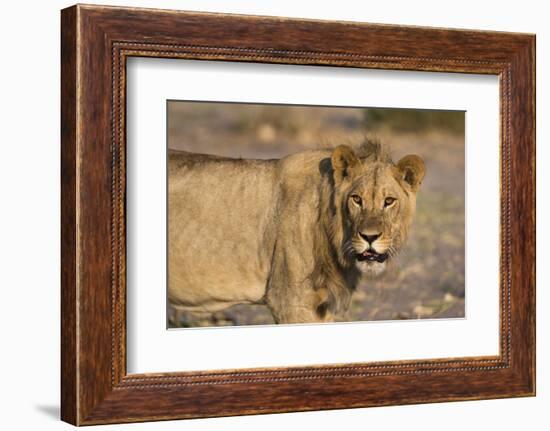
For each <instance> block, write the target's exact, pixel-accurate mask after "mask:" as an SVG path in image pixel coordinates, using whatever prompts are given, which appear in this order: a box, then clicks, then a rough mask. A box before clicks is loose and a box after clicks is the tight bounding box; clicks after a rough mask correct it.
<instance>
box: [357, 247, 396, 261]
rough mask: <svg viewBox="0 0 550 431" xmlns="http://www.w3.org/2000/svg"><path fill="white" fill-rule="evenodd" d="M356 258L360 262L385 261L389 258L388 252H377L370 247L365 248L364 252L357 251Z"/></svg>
mask: <svg viewBox="0 0 550 431" xmlns="http://www.w3.org/2000/svg"><path fill="white" fill-rule="evenodd" d="M355 258H356V259H357V260H358V261H359V262H379V263H382V262H385V261H386V259H387V258H388V254H387V253H377V252H376V251H374V250H372V249H369V250H365V251H364V252H363V253H357V254H356V255H355Z"/></svg>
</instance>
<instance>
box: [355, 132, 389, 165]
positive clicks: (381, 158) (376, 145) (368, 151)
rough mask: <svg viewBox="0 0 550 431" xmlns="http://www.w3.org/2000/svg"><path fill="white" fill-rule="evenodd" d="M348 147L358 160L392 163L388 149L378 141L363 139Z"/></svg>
mask: <svg viewBox="0 0 550 431" xmlns="http://www.w3.org/2000/svg"><path fill="white" fill-rule="evenodd" d="M350 147H351V148H352V149H353V151H355V154H357V157H359V158H360V159H370V161H373V162H383V163H393V162H392V158H391V155H390V152H389V149H388V147H387V146H386V145H383V144H382V143H381V142H380V140H378V139H373V138H369V137H364V138H363V139H362V140H361V141H360V142H359V143H355V144H353V143H352V144H350Z"/></svg>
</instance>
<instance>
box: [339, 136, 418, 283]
mask: <svg viewBox="0 0 550 431" xmlns="http://www.w3.org/2000/svg"><path fill="white" fill-rule="evenodd" d="M331 165H332V176H333V178H332V179H333V183H332V187H333V193H332V203H331V206H332V208H333V211H334V212H335V215H336V218H337V219H338V222H339V223H338V224H339V225H340V226H339V227H341V229H336V230H339V231H340V232H341V233H340V234H338V235H334V230H333V241H336V244H335V246H336V247H337V249H338V254H339V260H340V261H341V263H343V264H344V265H345V266H346V267H348V268H353V267H355V268H356V269H358V270H359V271H360V273H361V274H366V275H377V274H379V273H381V272H382V271H384V269H385V267H386V264H387V262H388V260H389V259H391V258H392V257H393V256H395V255H396V254H397V253H398V252H399V250H400V249H401V247H402V245H403V244H404V242H405V240H406V238H407V234H408V230H409V227H410V225H411V222H412V220H413V216H414V213H415V208H416V194H417V192H418V189H419V187H420V184H421V183H422V179H423V178H424V173H425V167H424V162H423V160H422V159H421V158H420V157H419V156H417V155H408V156H405V157H403V158H402V159H401V160H399V162H398V163H396V164H394V163H393V162H392V160H391V158H390V157H389V156H388V155H387V154H386V153H385V152H384V150H383V148H382V147H381V145H380V144H378V143H376V142H371V141H367V142H366V144H364V145H363V146H362V147H361V148H360V149H358V150H353V149H352V148H351V147H349V146H347V145H341V146H339V147H337V148H336V149H335V150H334V151H333V153H332V156H331Z"/></svg>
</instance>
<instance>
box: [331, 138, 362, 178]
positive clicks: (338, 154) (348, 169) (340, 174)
mask: <svg viewBox="0 0 550 431" xmlns="http://www.w3.org/2000/svg"><path fill="white" fill-rule="evenodd" d="M331 163H332V169H333V171H334V181H335V182H336V183H337V184H338V183H340V182H341V181H342V180H343V179H345V178H348V177H351V176H353V173H354V170H355V169H356V168H357V167H359V165H360V164H361V161H360V160H359V157H357V155H356V154H355V153H354V152H353V150H352V149H351V148H350V147H348V146H347V145H340V146H338V147H336V148H335V149H334V151H333V152H332V158H331Z"/></svg>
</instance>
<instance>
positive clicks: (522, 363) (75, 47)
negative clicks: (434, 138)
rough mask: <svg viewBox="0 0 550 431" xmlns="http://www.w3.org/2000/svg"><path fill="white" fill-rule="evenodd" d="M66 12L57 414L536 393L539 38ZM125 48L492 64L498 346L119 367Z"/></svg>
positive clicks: (112, 417)
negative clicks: (497, 159) (463, 351)
mask: <svg viewBox="0 0 550 431" xmlns="http://www.w3.org/2000/svg"><path fill="white" fill-rule="evenodd" d="M61 18H62V19H61V52H62V55H61V59H62V60H61V83H62V92H61V129H62V134H61V140H62V145H61V170H62V172H61V191H62V200H61V206H62V216H61V226H62V241H61V245H62V246H61V253H62V256H61V258H62V281H61V292H62V295H61V311H62V323H61V340H62V344H61V367H62V368H61V376H62V377H61V417H62V419H63V420H64V421H67V422H69V423H72V424H75V425H88V424H101V423H113V422H136V421H148V420H162V419H178V418H194V417H211V416H229V415H241V414H256V413H273V412H289V411H306V410H320V409H339V408H351V407H367V406H382V405H390V404H412V403H426V402H441V401H451V400H473V399H482V398H485V399H487V398H502V397H513V396H532V395H534V394H535V36H534V35H529V34H513V33H504V32H502V33H501V32H487V31H469V30H449V29H438V28H423V27H403V26H392V25H375V24H360V23H352V22H330V21H313V20H297V19H286V18H274V17H254V16H240V15H219V14H212V13H196V12H191V13H190V12H178V11H167V10H153V9H150V10H148V9H133V8H119V7H103V6H82V5H78V6H73V7H70V8H68V9H64V10H63V11H62V14H61ZM131 56H142V57H163V58H182V59H196V60H205V61H208V60H218V61H239V62H254V63H285V64H299V65H312V66H314V65H331V66H340V67H354V68H374V69H392V70H414V71H442V72H461V73H477V74H493V75H498V76H499V78H500V120H501V121H500V139H501V142H500V146H501V196H500V202H501V218H500V226H501V229H500V241H501V243H500V246H501V250H500V256H501V258H500V354H499V355H498V356H494V357H493V356H491V357H463V358H444V359H434V360H412V361H398V362H396V361H392V362H380V363H362V364H361V363H353V364H339V365H326V366H302V367H283V368H265V369H239V370H227V371H209V370H205V371H202V372H179V373H157V374H127V372H126V350H125V337H126V327H125V325H126V322H125V305H126V304H125V295H126V284H125V279H126V278H125V269H126V267H125V190H126V175H125V151H126V140H125V115H126V114H125V97H126V88H125V84H126V60H127V59H128V57H131ZM498 222H499V221H497V220H495V223H498Z"/></svg>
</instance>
